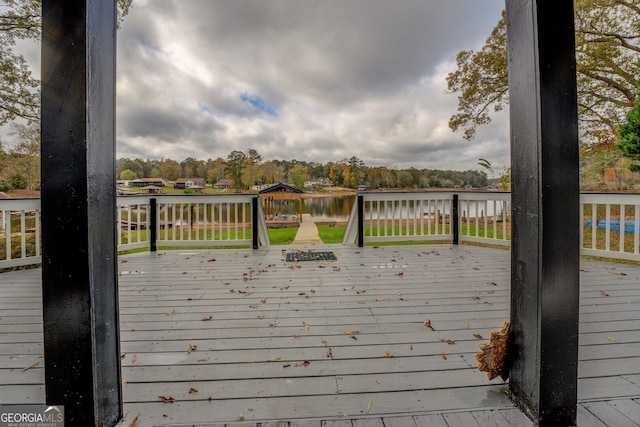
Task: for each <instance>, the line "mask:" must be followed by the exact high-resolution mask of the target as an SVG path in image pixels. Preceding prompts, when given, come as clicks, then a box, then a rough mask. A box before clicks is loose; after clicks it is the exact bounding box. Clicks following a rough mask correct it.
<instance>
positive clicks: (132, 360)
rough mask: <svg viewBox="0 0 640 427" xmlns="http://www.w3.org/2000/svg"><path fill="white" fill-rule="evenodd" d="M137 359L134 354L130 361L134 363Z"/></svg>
mask: <svg viewBox="0 0 640 427" xmlns="http://www.w3.org/2000/svg"><path fill="white" fill-rule="evenodd" d="M137 361H138V355H137V354H134V355H133V359H131V363H136V362H137Z"/></svg>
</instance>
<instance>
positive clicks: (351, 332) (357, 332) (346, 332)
mask: <svg viewBox="0 0 640 427" xmlns="http://www.w3.org/2000/svg"><path fill="white" fill-rule="evenodd" d="M344 333H345V334H347V335H356V334H359V333H360V329H351V330H350V331H344Z"/></svg>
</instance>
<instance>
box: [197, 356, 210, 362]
mask: <svg viewBox="0 0 640 427" xmlns="http://www.w3.org/2000/svg"><path fill="white" fill-rule="evenodd" d="M209 359H210V358H209V357H203V358H202V359H198V362H208V361H209Z"/></svg>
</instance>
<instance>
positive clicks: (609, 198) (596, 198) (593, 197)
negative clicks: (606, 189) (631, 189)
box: [580, 193, 640, 204]
mask: <svg viewBox="0 0 640 427" xmlns="http://www.w3.org/2000/svg"><path fill="white" fill-rule="evenodd" d="M580 202H581V203H610V204H616V203H620V204H622V203H624V204H640V194H638V193H580Z"/></svg>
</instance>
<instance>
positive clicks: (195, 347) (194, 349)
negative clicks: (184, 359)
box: [187, 344, 198, 353]
mask: <svg viewBox="0 0 640 427" xmlns="http://www.w3.org/2000/svg"><path fill="white" fill-rule="evenodd" d="M197 349H198V346H197V345H195V344H189V349H188V350H187V353H191V352H192V351H196V350H197Z"/></svg>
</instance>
